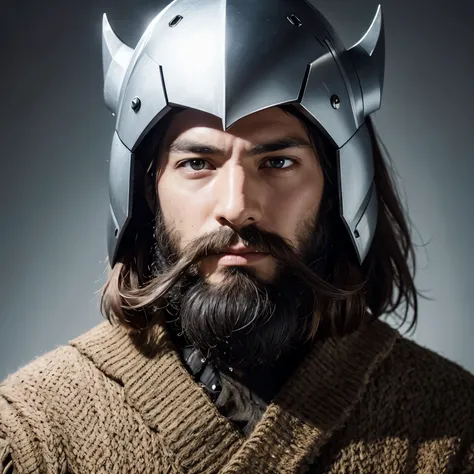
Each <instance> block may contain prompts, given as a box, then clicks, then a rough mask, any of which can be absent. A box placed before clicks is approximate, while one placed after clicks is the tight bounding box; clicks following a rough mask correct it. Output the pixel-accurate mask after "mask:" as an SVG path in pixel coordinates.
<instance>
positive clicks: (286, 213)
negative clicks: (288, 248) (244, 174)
mask: <svg viewBox="0 0 474 474" xmlns="http://www.w3.org/2000/svg"><path fill="white" fill-rule="evenodd" d="M323 189H324V181H323V179H322V178H320V177H318V178H316V179H315V177H314V175H313V176H312V179H311V180H308V181H306V182H304V183H301V185H299V186H295V187H294V188H292V189H291V190H289V192H288V193H287V194H286V195H285V196H284V197H282V199H279V200H278V201H277V202H278V204H277V205H275V201H274V204H273V205H272V206H271V216H269V217H270V219H269V220H268V221H267V222H268V225H269V226H270V227H269V228H270V229H272V230H274V231H276V232H278V233H279V234H280V235H281V236H282V237H285V238H287V239H289V240H290V241H291V242H292V243H294V244H295V243H296V241H297V237H298V236H299V235H300V233H301V229H302V228H303V227H304V225H303V224H305V223H307V222H310V223H311V222H312V221H313V220H314V219H315V218H316V216H317V214H318V212H319V208H320V204H321V198H322V195H323Z"/></svg>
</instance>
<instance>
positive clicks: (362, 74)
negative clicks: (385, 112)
mask: <svg viewBox="0 0 474 474" xmlns="http://www.w3.org/2000/svg"><path fill="white" fill-rule="evenodd" d="M347 54H348V56H349V58H350V59H351V61H352V63H353V65H354V67H355V69H356V71H357V75H358V76H359V81H360V85H361V89H362V96H363V103H364V116H365V117H367V116H368V115H369V114H371V113H372V112H375V111H376V110H377V109H379V108H380V104H381V101H382V90H383V82H384V73H385V31H384V22H383V16H382V7H381V5H379V6H378V8H377V12H376V13H375V16H374V19H373V20H372V23H371V25H370V27H369V29H368V30H367V31H366V33H365V34H364V36H362V38H361V39H360V40H359V41H358V42H357V43H356V44H354V45H353V46H352V47H351V48H349V49H348V50H347Z"/></svg>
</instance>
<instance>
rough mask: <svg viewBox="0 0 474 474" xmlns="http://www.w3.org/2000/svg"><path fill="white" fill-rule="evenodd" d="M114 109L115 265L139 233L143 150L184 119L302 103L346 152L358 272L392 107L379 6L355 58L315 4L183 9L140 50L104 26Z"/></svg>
mask: <svg viewBox="0 0 474 474" xmlns="http://www.w3.org/2000/svg"><path fill="white" fill-rule="evenodd" d="M102 54H103V69H104V99H105V103H106V105H107V107H108V108H109V109H110V111H111V112H112V114H113V115H114V116H115V117H116V124H115V131H114V136H113V140H112V148H111V155H110V175H109V196H110V209H109V218H108V227H107V245H108V255H109V262H110V264H111V266H113V265H114V264H115V262H116V261H117V259H118V258H119V257H120V255H121V252H122V251H123V249H122V247H123V246H124V245H125V243H126V240H127V239H125V236H127V234H129V233H131V232H133V229H135V228H136V226H137V225H139V223H137V222H134V221H136V220H137V219H138V218H139V217H138V215H134V214H135V211H134V209H135V206H134V205H133V204H134V200H135V199H137V195H138V193H139V192H140V190H139V189H136V188H137V187H138V186H139V183H141V182H142V178H143V176H142V174H143V169H142V167H140V166H138V165H137V159H136V152H137V148H138V146H139V145H140V143H141V142H142V141H143V139H144V138H145V137H146V136H147V134H148V133H149V132H150V130H151V129H153V128H154V127H155V126H156V125H157V124H158V123H159V122H160V121H161V120H163V118H164V117H165V116H166V115H167V114H168V113H169V112H170V111H172V110H173V109H176V108H192V109H196V110H200V111H203V112H207V113H210V114H213V115H215V116H217V117H218V118H219V119H221V120H222V127H223V130H227V129H229V127H231V126H232V125H233V124H234V123H236V122H237V121H238V120H239V119H241V118H243V117H246V116H247V115H249V114H252V113H255V112H258V111H260V110H263V109H266V108H269V107H274V106H278V105H284V104H285V105H291V106H293V107H295V109H296V110H298V111H299V112H301V113H302V114H303V115H304V116H305V117H306V118H307V119H308V120H309V121H310V122H311V123H313V124H314V125H315V126H316V127H317V128H318V129H319V130H320V131H321V133H323V134H324V135H325V136H326V137H327V138H328V139H329V141H330V143H331V144H332V145H333V147H334V148H335V150H336V153H335V155H336V158H337V170H338V188H339V193H338V196H339V212H340V216H341V218H342V220H343V222H344V224H345V228H346V229H347V232H348V233H349V235H350V239H351V242H352V244H353V247H354V249H355V252H356V255H357V257H358V260H359V263H362V262H363V260H364V258H365V257H366V255H367V252H368V250H369V248H370V245H371V242H372V239H373V235H374V232H375V227H376V222H377V190H376V189H375V185H374V180H373V178H374V167H373V150H372V144H371V140H370V135H369V131H368V128H367V125H366V123H365V118H366V117H367V116H368V115H369V114H371V113H373V112H374V111H376V110H377V109H378V108H379V107H380V104H381V95H382V88H383V80H384V66H385V44H384V27H383V20H382V12H381V7H380V5H379V6H378V8H377V12H376V14H375V17H374V19H373V20H372V23H371V25H370V27H369V29H368V30H367V32H366V33H365V34H364V35H363V37H362V38H361V39H360V40H359V41H358V42H357V43H356V44H354V45H353V46H352V47H351V48H349V49H345V48H344V46H343V44H342V42H341V40H340V38H339V37H338V36H337V35H336V33H335V31H334V30H333V28H332V27H331V25H330V23H329V22H328V21H327V20H326V19H325V18H324V16H323V15H322V14H321V13H320V12H319V11H318V10H317V9H316V8H315V7H314V6H312V5H311V4H310V3H308V2H306V1H305V0H258V1H255V0H199V1H196V0H174V1H173V2H172V3H170V4H169V5H168V6H167V7H166V8H164V9H163V10H162V11H161V13H159V14H158V15H157V16H156V17H155V18H154V19H153V20H152V21H151V23H150V24H149V26H148V28H147V29H146V31H145V33H144V34H143V36H142V37H141V39H140V41H139V42H138V44H137V46H136V48H135V49H132V48H130V47H129V46H127V45H126V44H124V43H123V42H122V41H121V40H120V39H119V38H118V37H117V36H116V35H115V33H114V32H113V30H112V29H111V27H110V24H109V22H108V20H107V16H106V15H105V14H104V17H103V37H102Z"/></svg>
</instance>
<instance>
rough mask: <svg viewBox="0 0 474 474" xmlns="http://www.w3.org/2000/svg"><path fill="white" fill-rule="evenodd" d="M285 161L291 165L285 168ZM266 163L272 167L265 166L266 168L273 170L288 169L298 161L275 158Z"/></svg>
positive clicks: (282, 157) (281, 157) (280, 157)
mask: <svg viewBox="0 0 474 474" xmlns="http://www.w3.org/2000/svg"><path fill="white" fill-rule="evenodd" d="M285 161H287V162H290V164H289V165H287V166H285ZM265 163H270V164H271V166H264V168H271V169H287V168H290V167H291V166H292V165H294V164H295V163H296V160H294V159H293V158H285V157H284V156H275V157H274V158H269V159H268V160H265Z"/></svg>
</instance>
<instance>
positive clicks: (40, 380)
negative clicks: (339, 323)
mask: <svg viewBox="0 0 474 474" xmlns="http://www.w3.org/2000/svg"><path fill="white" fill-rule="evenodd" d="M159 340H160V344H161V345H160V347H161V349H160V352H159V353H158V354H157V355H156V356H154V357H153V358H147V357H145V356H144V355H143V354H141V353H140V352H139V351H138V350H137V349H136V347H135V346H134V345H133V344H132V342H131V340H130V338H129V336H128V335H127V333H126V332H125V330H124V329H122V328H120V327H116V326H113V325H111V324H109V323H108V322H104V323H101V324H100V325H98V326H96V327H95V328H93V329H92V330H90V331H89V332H87V333H85V334H83V335H82V336H80V337H78V338H77V339H75V340H73V341H71V342H70V343H69V345H67V346H61V347H59V348H57V349H56V350H54V351H52V352H50V353H48V354H46V355H43V356H41V357H39V358H37V359H36V360H34V361H33V362H31V363H30V364H29V365H27V366H25V367H23V368H22V369H20V370H19V371H18V372H16V373H14V374H12V375H10V376H9V377H8V378H7V379H6V380H5V381H4V382H3V383H2V384H0V473H2V468H3V472H8V473H10V472H14V473H15V474H22V473H37V472H41V473H43V472H44V473H48V474H52V473H74V474H86V473H87V474H90V473H103V474H109V473H124V474H125V473H127V474H129V473H146V474H150V473H157V474H165V473H168V474H171V473H173V474H177V473H217V472H219V473H252V474H262V473H281V474H284V473H288V474H289V473H303V472H307V473H313V474H316V473H360V474H362V473H377V474H378V473H405V472H406V473H408V472H409V473H412V472H416V473H448V472H449V473H468V472H473V471H474V423H473V420H474V413H473V408H474V376H473V375H471V374H470V373H468V372H467V371H465V370H463V369H462V368H461V367H460V366H458V365H456V364H455V363H453V362H450V361H448V360H446V359H445V358H443V357H441V356H440V355H437V354H436V353H434V352H432V351H430V350H428V349H426V348H423V347H421V346H419V345H417V344H416V343H414V342H413V341H410V340H408V339H406V338H404V337H403V336H401V335H400V333H399V332H398V331H396V330H394V329H392V328H391V327H390V326H388V325H387V324H386V323H384V322H382V321H375V322H374V323H371V324H368V325H366V326H365V327H363V328H362V329H360V330H358V331H357V332H355V333H353V334H351V335H349V336H346V337H344V338H342V339H340V340H335V339H326V340H322V341H318V342H316V343H315V344H314V346H313V347H312V349H311V350H310V352H309V353H308V355H307V356H306V357H305V358H304V360H303V361H302V363H301V364H300V365H299V366H298V368H297V369H296V371H295V372H294V373H293V374H292V375H291V377H290V379H289V380H288V382H287V383H286V384H285V385H284V386H283V388H282V389H281V391H280V392H279V393H278V395H277V396H276V397H275V399H274V400H273V402H272V403H271V404H270V405H269V406H268V408H267V409H266V411H265V413H264V414H263V416H262V418H261V419H260V421H259V422H258V423H257V425H256V427H255V429H254V430H253V432H252V433H251V434H250V436H248V437H247V438H246V437H244V436H243V435H242V434H241V433H240V431H239V430H238V429H236V428H235V427H234V426H233V425H232V424H231V423H230V422H229V421H228V420H227V419H226V418H225V417H224V416H222V415H221V414H220V413H219V411H218V410H217V409H216V407H215V406H214V405H213V403H212V402H211V401H210V399H209V398H208V396H207V395H206V393H205V392H204V389H202V388H201V387H200V386H199V385H198V384H197V383H196V382H195V381H194V379H193V378H192V376H191V375H190V374H189V372H188V371H187V370H186V369H185V367H184V366H183V364H182V363H181V361H180V358H179V354H178V353H177V351H176V350H175V348H174V346H173V344H172V343H171V341H170V339H169V338H168V335H167V333H166V330H165V329H161V333H160V335H159Z"/></svg>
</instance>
